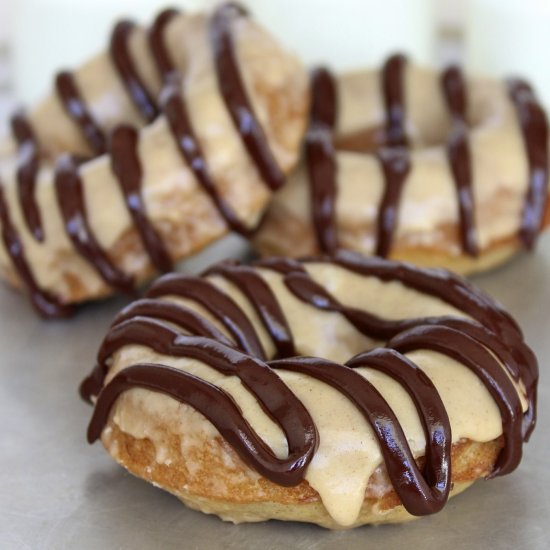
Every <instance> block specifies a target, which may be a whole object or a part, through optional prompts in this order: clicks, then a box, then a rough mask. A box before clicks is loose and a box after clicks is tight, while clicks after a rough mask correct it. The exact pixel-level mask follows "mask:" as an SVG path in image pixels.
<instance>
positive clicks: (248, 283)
mask: <svg viewBox="0 0 550 550" xmlns="http://www.w3.org/2000/svg"><path fill="white" fill-rule="evenodd" d="M537 379H538V367H537V362H536V359H535V357H534V356H533V353H532V352H531V350H530V349H529V348H528V347H527V346H526V344H525V343H524V341H523V336H522V333H521V330H520V329H519V327H518V326H517V324H516V323H515V321H514V320H513V319H512V318H511V317H510V316H509V315H508V314H507V313H506V312H505V311H503V310H502V309H501V307H500V306H499V305H497V304H496V303H495V302H493V301H492V300H491V299H490V298H488V297H487V296H485V295H484V294H482V293H481V292H480V291H478V290H477V289H476V288H474V287H473V286H471V285H470V284H469V283H467V282H465V281H464V280H462V279H460V278H459V277H457V276H455V275H451V274H450V273H448V272H445V271H436V270H433V271H429V270H422V269H420V268H415V267H412V266H411V265H408V264H401V263H396V262H392V261H388V260H383V259H375V258H373V259H365V258H363V257H360V256H359V255H356V254H355V253H351V252H337V253H336V255H335V256H334V258H332V259H326V258H316V259H310V260H305V261H295V260H289V259H281V258H275V259H271V260H266V261H263V262H259V263H256V264H254V265H252V266H244V265H240V264H238V263H234V262H226V263H221V264H219V265H215V266H214V267H212V268H210V269H209V270H208V271H207V272H206V273H204V274H203V275H202V276H200V277H191V276H185V275H176V274H174V275H166V276H164V277H162V278H161V279H159V280H158V281H157V282H155V283H154V284H153V286H152V287H151V289H150V290H149V291H148V293H147V295H146V297H145V298H144V299H141V300H139V301H136V302H134V303H133V304H131V305H129V306H128V307H127V308H126V309H124V310H123V311H122V312H121V313H120V314H119V315H118V316H117V317H116V318H115V320H114V322H113V324H112V325H111V328H110V329H109V332H108V334H107V336H106V337H105V339H104V341H103V343H102V345H101V348H100V350H99V353H98V358H97V366H96V367H95V368H94V370H93V371H92V373H91V374H90V376H89V377H88V378H86V379H85V380H84V382H83V383H82V386H81V394H82V396H83V397H84V398H85V399H86V400H88V401H92V402H93V403H94V412H93V416H92V419H91V422H90V425H89V428H88V440H89V442H94V441H95V440H97V439H99V438H101V440H102V442H103V444H104V446H105V447H106V449H107V450H108V452H109V453H110V454H111V455H112V456H113V458H114V459H115V460H117V461H118V462H119V463H120V464H121V465H123V466H124V467H126V468H127V469H128V470H130V471H131V472H132V473H134V474H136V475H138V476H140V477H142V478H144V479H146V480H149V481H151V482H153V483H154V484H155V485H157V486H160V487H162V488H164V489H166V490H168V491H170V492H171V493H173V494H175V495H176V496H178V497H179V498H180V499H181V500H182V501H183V502H184V503H186V504H188V505H189V506H191V507H192V508H197V509H200V510H202V511H204V512H208V513H214V514H217V515H219V516H221V517H222V518H223V519H226V520H231V521H234V522H241V521H260V520H264V519H270V518H275V519H284V520H294V521H307V522H313V523H318V524H320V525H323V526H326V527H339V528H341V527H350V526H356V525H360V524H364V523H377V522H387V521H404V520H407V519H411V518H412V517H413V516H422V515H427V514H432V513H435V512H437V511H439V510H440V509H441V508H442V507H443V506H444V505H445V502H446V501H447V499H448V498H449V495H452V494H455V493H457V492H460V491H461V490H463V489H464V488H466V487H467V486H468V485H470V484H471V483H473V482H474V481H475V480H477V479H480V478H482V477H487V478H491V477H494V476H499V475H504V474H507V473H509V472H511V471H513V470H514V469H515V468H516V467H517V465H518V463H519V461H520V460H521V455H522V445H523V441H524V440H526V439H528V437H529V435H530V434H531V432H532V430H533V428H534V426H535V421H536V418H535V411H536V387H537Z"/></svg>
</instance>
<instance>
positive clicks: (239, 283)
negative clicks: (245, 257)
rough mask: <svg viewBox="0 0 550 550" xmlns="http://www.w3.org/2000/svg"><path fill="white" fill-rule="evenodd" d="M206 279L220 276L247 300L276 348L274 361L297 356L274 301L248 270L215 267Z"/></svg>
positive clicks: (283, 317) (256, 274) (283, 318)
mask: <svg viewBox="0 0 550 550" xmlns="http://www.w3.org/2000/svg"><path fill="white" fill-rule="evenodd" d="M205 275H220V276H222V277H224V278H226V279H227V280H229V281H230V282H231V283H233V284H234V285H235V286H236V287H237V288H238V289H239V290H240V291H241V292H242V293H243V294H244V295H245V296H246V298H247V299H248V301H249V302H250V303H251V304H252V306H253V307H254V309H255V311H256V313H257V314H258V316H259V318H260V321H261V322H262V324H263V326H264V327H265V329H266V330H267V333H268V334H269V336H270V337H271V340H272V341H273V343H274V344H275V349H276V350H277V353H276V355H275V358H279V357H292V356H293V355H296V349H295V347H294V340H293V337H292V332H291V330H290V327H289V326H288V322H287V320H286V317H285V314H284V312H283V310H282V308H281V306H280V304H279V302H278V300H277V297H276V296H275V294H274V293H273V291H272V290H271V288H270V287H269V285H268V284H267V283H266V282H265V281H264V280H263V279H262V277H261V276H260V275H258V273H257V272H256V271H255V270H254V269H253V268H251V267H247V266H239V265H228V264H218V265H216V266H214V267H213V268H210V269H209V270H208V271H207V272H206V273H205Z"/></svg>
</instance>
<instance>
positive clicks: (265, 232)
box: [253, 202, 550, 276]
mask: <svg viewBox="0 0 550 550" xmlns="http://www.w3.org/2000/svg"><path fill="white" fill-rule="evenodd" d="M549 227H550V202H549V204H548V205H547V207H546V209H545V213H544V219H543V223H542V226H541V228H540V232H541V234H542V233H543V232H544V231H545V230H546V229H547V228H549ZM437 232H438V234H440V235H442V236H444V238H443V239H442V240H441V242H440V243H439V244H438V245H434V246H428V245H418V244H412V243H410V242H407V240H406V239H405V240H402V239H398V240H396V242H395V243H394V244H393V246H392V247H391V250H390V253H389V255H388V258H389V259H391V260H398V261H403V262H409V263H412V264H414V265H416V266H418V267H425V268H433V267H441V268H444V269H448V270H449V271H452V272H454V273H457V274H459V275H462V276H469V275H474V274H476V273H484V272H487V271H491V270H493V269H496V268H498V267H500V266H501V265H504V264H505V263H507V262H508V261H509V260H511V259H512V258H514V257H515V256H516V255H519V254H521V253H522V252H523V251H525V247H524V246H523V245H522V243H521V241H520V239H519V237H518V235H517V234H510V235H507V236H503V237H502V238H499V239H498V240H495V241H493V242H491V243H490V244H489V245H488V246H486V247H485V248H483V249H482V250H481V251H480V252H479V254H478V255H477V256H470V255H468V254H466V253H463V252H460V253H456V252H453V251H452V250H450V249H449V250H448V251H447V250H446V248H447V245H446V243H447V242H448V241H450V242H455V241H457V238H458V234H457V227H456V226H455V225H449V226H440V227H438V229H437ZM364 234H365V228H364V227H360V226H353V227H352V226H349V227H348V230H347V232H346V235H345V236H343V238H342V239H341V245H342V247H343V248H344V249H349V250H353V251H354V252H358V253H361V254H363V255H366V256H372V255H373V254H372V253H368V252H366V251H365V250H363V249H361V244H360V243H361V242H362V239H364ZM253 245H254V247H255V249H256V250H257V252H258V253H259V255H260V256H261V257H264V258H265V257H270V256H291V257H294V258H299V257H308V256H317V255H319V254H320V253H321V251H320V249H319V245H318V244H317V241H316V238H315V234H314V231H313V228H312V227H311V225H310V224H309V223H305V222H304V221H303V220H302V219H300V218H299V217H297V216H296V215H295V214H293V213H292V212H291V211H290V210H288V209H286V208H283V207H281V206H279V207H278V208H273V207H272V208H271V209H270V210H269V211H268V214H267V216H266V217H265V219H264V220H263V221H262V224H261V226H260V227H259V230H258V232H257V233H256V235H255V236H254V238H253Z"/></svg>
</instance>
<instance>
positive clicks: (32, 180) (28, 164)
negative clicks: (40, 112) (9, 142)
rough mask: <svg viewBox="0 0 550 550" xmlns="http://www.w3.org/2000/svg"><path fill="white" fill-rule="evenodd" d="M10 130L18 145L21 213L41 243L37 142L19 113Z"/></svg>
mask: <svg viewBox="0 0 550 550" xmlns="http://www.w3.org/2000/svg"><path fill="white" fill-rule="evenodd" d="M11 130H12V133H13V135H14V137H15V139H16V140H17V143H18V144H19V149H18V151H17V193H18V197H19V203H20V204H21V211H22V213H23V218H24V220H25V223H26V224H27V227H28V229H29V231H30V233H31V235H32V236H33V237H34V238H35V239H36V240H37V241H38V242H43V241H44V229H43V227H42V217H41V215H40V208H39V207H38V203H37V202H36V196H35V193H36V180H37V178H38V170H39V163H40V154H39V150H38V141H37V139H36V136H35V134H34V131H33V129H32V126H31V124H30V122H29V121H28V119H27V117H26V116H25V115H24V113H23V112H21V111H19V112H17V113H15V114H14V115H13V116H12V118H11Z"/></svg>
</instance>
